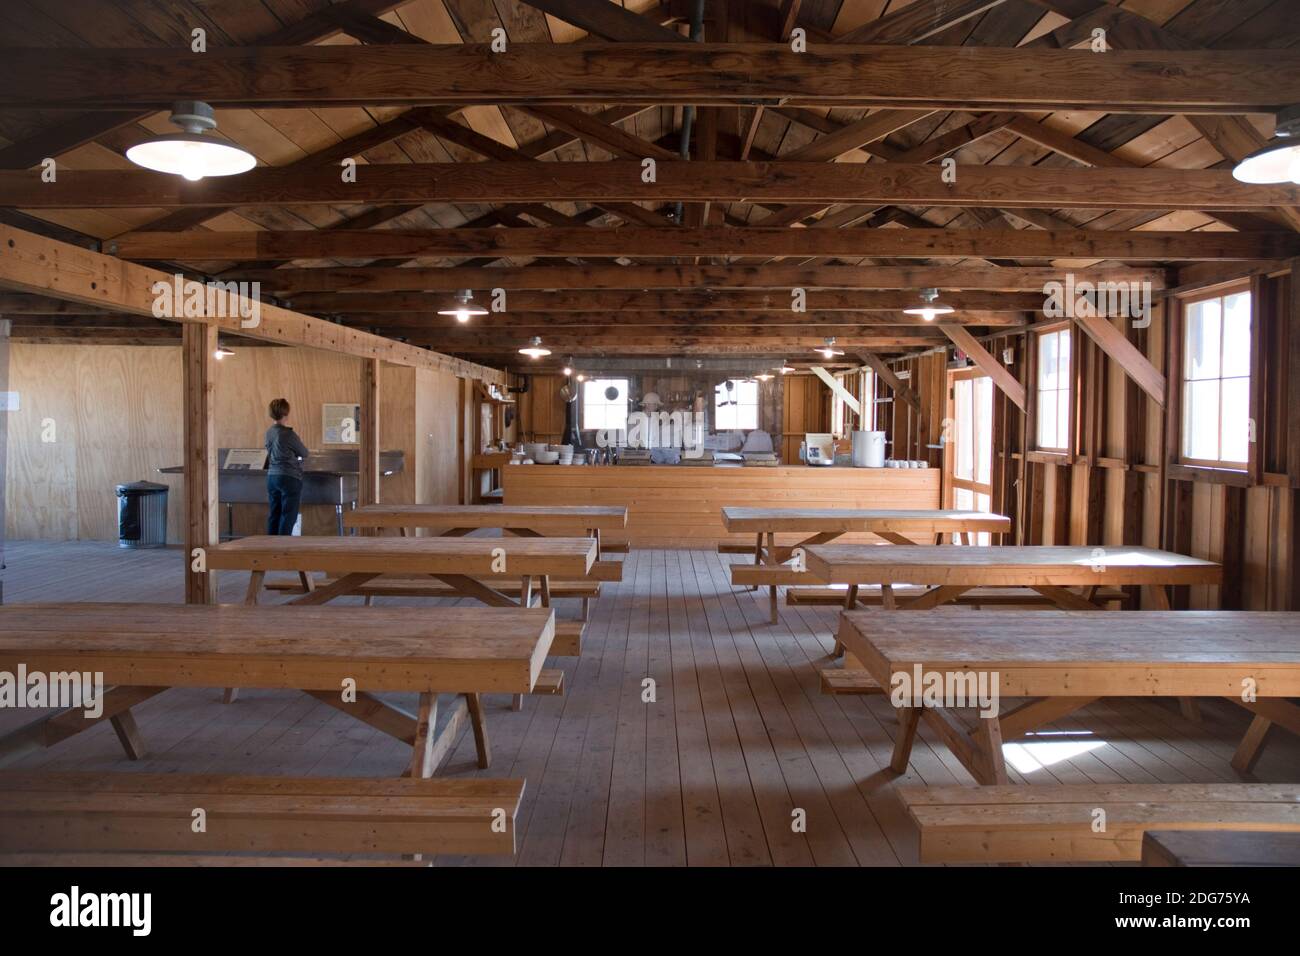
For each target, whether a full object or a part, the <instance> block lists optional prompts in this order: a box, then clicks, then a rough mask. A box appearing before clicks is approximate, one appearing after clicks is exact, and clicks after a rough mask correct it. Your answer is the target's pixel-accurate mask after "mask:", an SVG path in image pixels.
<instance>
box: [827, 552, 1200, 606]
mask: <svg viewBox="0 0 1300 956" xmlns="http://www.w3.org/2000/svg"><path fill="white" fill-rule="evenodd" d="M805 560H806V562H807V566H808V570H809V571H810V572H811V573H813V574H814V575H816V576H817V577H819V578H821V579H822V580H823V581H826V582H828V583H830V584H847V585H848V586H849V590H848V593H847V594H846V596H845V604H844V606H845V608H846V609H848V608H852V607H853V606H854V603H855V602H856V600H857V588H858V587H860V586H862V585H879V586H880V588H881V595H882V603H883V606H884V607H886V608H888V609H891V610H892V609H894V608H895V607H898V608H912V609H917V610H922V609H929V608H933V607H937V606H939V605H941V604H947V603H949V602H950V601H952V600H954V599H956V598H958V597H960V596H961V595H962V594H964V593H965V592H966V591H969V590H970V589H971V588H977V587H1027V588H1032V589H1033V590H1035V591H1037V592H1038V593H1039V594H1041V595H1043V597H1045V598H1047V599H1048V600H1050V601H1052V602H1053V603H1054V604H1056V605H1057V606H1058V607H1061V608H1064V609H1067V610H1079V611H1084V610H1098V609H1099V608H1098V606H1097V605H1096V604H1094V603H1092V602H1091V601H1090V600H1088V598H1087V596H1086V592H1085V594H1078V593H1076V592H1074V591H1070V590H1067V589H1068V588H1071V587H1082V588H1085V589H1089V588H1096V587H1099V586H1103V585H1106V586H1136V585H1140V586H1142V587H1145V588H1146V589H1147V593H1148V594H1149V595H1150V596H1151V599H1152V601H1153V603H1154V604H1155V606H1156V609H1157V610H1168V609H1169V606H1170V605H1169V595H1168V593H1167V592H1166V590H1165V588H1166V587H1167V586H1171V585H1181V584H1218V583H1219V582H1220V580H1221V579H1222V575H1223V568H1222V567H1221V566H1220V565H1218V564H1216V563H1214V562H1213V561H1206V560H1204V559H1202V558H1193V557H1189V556H1188V555H1185V554H1174V553H1173V552H1171V551H1160V550H1157V549H1155V548H1138V547H1127V546H1122V545H1114V546H1109V547H1060V546H1047V545H1029V546H1014V547H992V548H931V547H925V546H910V547H909V546H904V545H899V546H897V547H893V548H880V547H872V546H870V545H866V546H863V545H847V544H832V545H814V546H811V547H809V548H808V549H807V551H806V559H805ZM896 584H919V585H924V586H926V587H928V588H929V590H928V591H926V592H925V593H923V594H921V595H919V596H917V597H915V598H911V599H909V600H908V601H905V602H903V601H894V600H893V599H892V588H893V586H894V585H896Z"/></svg>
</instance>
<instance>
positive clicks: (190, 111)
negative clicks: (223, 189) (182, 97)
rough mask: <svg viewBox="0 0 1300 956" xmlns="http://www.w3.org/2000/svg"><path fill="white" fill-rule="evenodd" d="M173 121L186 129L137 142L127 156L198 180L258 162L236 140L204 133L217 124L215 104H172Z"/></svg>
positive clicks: (158, 169)
mask: <svg viewBox="0 0 1300 956" xmlns="http://www.w3.org/2000/svg"><path fill="white" fill-rule="evenodd" d="M171 121H172V122H173V123H175V124H176V125H177V126H179V127H180V128H181V129H182V130H183V132H180V133H165V134H163V135H160V136H155V137H153V138H152V139H148V140H145V141H144V142H143V143H137V144H136V145H135V146H132V147H131V148H130V149H128V150H127V151H126V158H127V159H129V160H130V161H131V162H133V163H135V164H136V165H137V166H143V167H144V168H145V169H152V170H154V171H155V172H159V173H171V174H173V175H175V176H184V177H185V178H186V179H188V180H190V181H191V182H198V181H199V180H200V179H203V178H205V177H207V176H235V175H237V174H239V173H246V172H248V171H249V170H250V169H252V168H253V167H254V166H256V165H257V159H256V158H254V156H253V154H252V153H250V152H248V151H247V150H244V149H240V148H239V147H238V146H236V145H234V144H233V143H230V142H227V141H226V140H222V139H218V138H217V137H215V136H208V135H204V134H205V133H206V132H208V131H209V130H215V129H216V128H217V120H216V117H215V116H214V115H213V112H212V107H211V106H209V105H208V104H207V103H201V102H199V101H197V100H187V101H184V102H180V103H177V104H175V105H174V106H173V107H172V116H171Z"/></svg>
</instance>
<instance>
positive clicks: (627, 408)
mask: <svg viewBox="0 0 1300 956" xmlns="http://www.w3.org/2000/svg"><path fill="white" fill-rule="evenodd" d="M597 382H621V383H622V391H623V424H622V425H620V426H618V427H617V428H611V427H610V426H608V425H591V424H589V423H588V422H587V388H588V386H594V385H595V384H596V383H597ZM578 401H579V403H580V404H581V406H582V421H581V424H580V425H579V428H580V429H581V430H582V431H600V430H601V429H606V430H609V431H617V432H620V433H624V434H626V432H627V417H628V415H630V414H632V380H631V379H630V378H617V377H614V376H607V375H602V376H600V377H598V378H595V377H593V378H590V379H587V380H586V381H585V382H583V383H582V393H581V394H580V395H579V396H578ZM602 404H603V405H605V406H606V407H608V406H609V405H611V404H613V403H612V402H609V401H605V402H603V403H602Z"/></svg>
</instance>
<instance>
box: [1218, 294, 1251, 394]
mask: <svg viewBox="0 0 1300 956" xmlns="http://www.w3.org/2000/svg"><path fill="white" fill-rule="evenodd" d="M1222 374H1223V377H1224V378H1231V377H1232V376H1234V375H1243V376H1244V375H1249V374H1250V293H1249V292H1239V293H1237V294H1236V295H1230V296H1228V297H1227V298H1226V299H1224V300H1223V372H1222Z"/></svg>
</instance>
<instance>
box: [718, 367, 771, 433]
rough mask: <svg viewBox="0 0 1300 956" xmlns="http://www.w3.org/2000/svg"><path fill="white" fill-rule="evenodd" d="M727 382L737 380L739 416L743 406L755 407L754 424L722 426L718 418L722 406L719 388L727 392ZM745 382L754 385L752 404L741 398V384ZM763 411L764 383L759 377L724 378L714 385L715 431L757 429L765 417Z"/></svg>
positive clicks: (736, 407) (736, 406)
mask: <svg viewBox="0 0 1300 956" xmlns="http://www.w3.org/2000/svg"><path fill="white" fill-rule="evenodd" d="M727 382H735V383H736V399H737V401H736V405H735V406H734V407H735V410H736V413H737V416H739V413H740V410H741V409H742V408H753V409H754V424H752V425H744V424H736V425H729V426H727V427H725V428H724V427H723V426H722V424H721V422H719V420H718V419H719V418H720V415H719V412H720V411H721V408H720V406H719V405H718V398H719V392H718V390H719V389H722V391H723V392H724V393H725V392H726V383H727ZM745 383H750V384H752V385H753V386H754V402H753V404H752V405H750V403H748V402H741V401H740V400H739V399H740V386H741V385H743V384H745ZM727 407H728V410H730V406H727ZM762 411H763V383H762V382H760V381H759V380H758V379H756V378H724V379H723V380H722V381H720V382H718V384H717V385H715V386H713V428H714V430H715V431H719V432H724V431H726V432H752V431H754V430H755V429H757V428H758V427H759V424H760V422H761V421H762V418H763V416H762Z"/></svg>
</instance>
